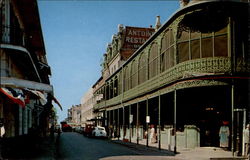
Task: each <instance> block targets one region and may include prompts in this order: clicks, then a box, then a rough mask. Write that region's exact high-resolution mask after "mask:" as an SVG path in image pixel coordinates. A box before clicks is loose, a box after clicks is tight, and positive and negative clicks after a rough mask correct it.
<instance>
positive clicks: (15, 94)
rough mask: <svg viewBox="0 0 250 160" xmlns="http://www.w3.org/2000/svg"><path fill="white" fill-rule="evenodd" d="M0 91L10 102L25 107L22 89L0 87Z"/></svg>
mask: <svg viewBox="0 0 250 160" xmlns="http://www.w3.org/2000/svg"><path fill="white" fill-rule="evenodd" d="M0 92H2V93H3V94H4V95H6V96H7V97H8V98H9V99H10V100H11V101H12V102H14V103H16V104H19V105H20V106H22V107H25V98H24V94H23V91H22V90H21V89H17V88H10V87H6V88H5V87H1V88H0Z"/></svg>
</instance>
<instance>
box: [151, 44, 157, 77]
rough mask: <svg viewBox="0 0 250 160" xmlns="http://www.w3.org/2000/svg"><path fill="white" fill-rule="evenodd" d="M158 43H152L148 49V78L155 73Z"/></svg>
mask: <svg viewBox="0 0 250 160" xmlns="http://www.w3.org/2000/svg"><path fill="white" fill-rule="evenodd" d="M157 68H158V45H157V43H153V44H152V46H151V49H150V51H149V79H150V78H152V77H154V76H156V75H157Z"/></svg>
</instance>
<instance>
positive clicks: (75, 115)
mask: <svg viewBox="0 0 250 160" xmlns="http://www.w3.org/2000/svg"><path fill="white" fill-rule="evenodd" d="M66 122H67V123H68V124H70V125H72V127H74V126H80V125H81V105H80V104H79V105H73V106H72V107H71V108H70V109H68V117H67V121H66Z"/></svg>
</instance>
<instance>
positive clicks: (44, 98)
mask: <svg viewBox="0 0 250 160" xmlns="http://www.w3.org/2000/svg"><path fill="white" fill-rule="evenodd" d="M25 90H26V91H29V92H31V93H33V94H34V95H36V96H37V97H38V98H39V101H40V102H41V104H42V105H45V104H46V103H47V93H43V92H41V91H36V90H31V89H25Z"/></svg>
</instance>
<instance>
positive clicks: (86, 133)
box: [83, 124, 95, 137]
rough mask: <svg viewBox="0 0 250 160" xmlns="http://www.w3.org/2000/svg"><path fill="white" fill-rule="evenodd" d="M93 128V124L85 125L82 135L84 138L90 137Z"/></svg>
mask: <svg viewBox="0 0 250 160" xmlns="http://www.w3.org/2000/svg"><path fill="white" fill-rule="evenodd" d="M94 128H95V126H94V125H93V124H87V125H86V126H85V127H84V130H83V135H84V136H88V137H89V136H92V131H93V130H94Z"/></svg>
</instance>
